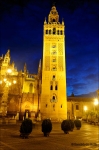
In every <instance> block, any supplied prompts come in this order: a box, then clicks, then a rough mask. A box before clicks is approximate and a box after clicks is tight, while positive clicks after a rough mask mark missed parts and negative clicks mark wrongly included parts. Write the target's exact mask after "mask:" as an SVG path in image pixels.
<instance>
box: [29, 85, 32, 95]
mask: <svg viewBox="0 0 99 150" xmlns="http://www.w3.org/2000/svg"><path fill="white" fill-rule="evenodd" d="M32 91H33V84H32V83H30V85H29V93H32Z"/></svg>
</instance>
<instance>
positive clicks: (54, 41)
mask: <svg viewBox="0 0 99 150" xmlns="http://www.w3.org/2000/svg"><path fill="white" fill-rule="evenodd" d="M10 59H11V57H10V50H8V51H7V53H6V54H5V55H4V56H3V55H2V56H1V57H0V115H1V116H5V115H8V116H12V115H14V116H17V118H18V117H19V119H21V120H22V119H23V117H26V114H28V117H35V118H38V117H40V119H44V118H50V119H52V120H54V121H60V120H63V119H66V118H73V117H82V116H83V114H84V112H83V106H84V105H88V104H89V103H90V102H91V103H92V104H91V103H90V104H91V106H90V107H93V98H80V97H79V98H78V97H74V96H71V97H67V92H66V90H67V89H66V87H67V86H66V66H65V65H66V59H65V25H64V21H63V20H62V22H61V23H60V22H59V15H58V12H57V10H56V7H55V6H53V7H52V8H51V11H50V13H49V16H48V21H47V20H46V19H45V21H44V28H43V58H42V62H41V60H40V62H39V66H38V72H37V74H30V73H29V72H28V71H27V66H26V64H24V68H23V71H17V68H16V67H15V64H14V62H13V63H10ZM90 109H91V108H90ZM39 115H40V116H39Z"/></svg>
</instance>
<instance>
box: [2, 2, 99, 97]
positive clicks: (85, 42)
mask: <svg viewBox="0 0 99 150" xmlns="http://www.w3.org/2000/svg"><path fill="white" fill-rule="evenodd" d="M53 2H54V1H53V0H1V1H0V56H1V55H2V54H5V53H6V52H7V50H8V49H10V51H11V62H12V61H14V62H15V66H16V67H17V69H18V71H19V70H23V67H24V63H25V62H26V63H27V69H28V71H29V73H37V68H38V63H39V60H40V59H41V58H42V51H43V24H44V19H45V17H46V18H47V17H48V15H49V12H50V10H51V7H52V4H53ZM55 6H56V8H57V11H58V13H59V20H60V22H62V18H64V22H65V35H66V66H67V68H66V70H67V94H68V96H69V95H71V93H72V92H73V93H74V95H82V94H88V93H91V92H95V91H96V90H97V89H98V88H99V1H98V0H57V1H56V2H55ZM94 96H95V95H94V93H93V97H94Z"/></svg>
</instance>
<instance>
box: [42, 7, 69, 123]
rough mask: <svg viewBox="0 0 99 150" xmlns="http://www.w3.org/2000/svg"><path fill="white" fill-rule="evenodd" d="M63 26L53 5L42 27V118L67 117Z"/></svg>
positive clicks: (57, 118)
mask: <svg viewBox="0 0 99 150" xmlns="http://www.w3.org/2000/svg"><path fill="white" fill-rule="evenodd" d="M64 28H65V26H64V21H62V23H60V22H59V15H58V12H57V10H56V7H55V6H53V7H52V9H51V11H50V14H49V16H48V22H47V21H46V19H45V21H44V29H43V62H42V93H41V94H42V95H41V115H42V119H44V118H51V120H57V121H59V120H63V119H66V118H67V95H66V67H65V32H64Z"/></svg>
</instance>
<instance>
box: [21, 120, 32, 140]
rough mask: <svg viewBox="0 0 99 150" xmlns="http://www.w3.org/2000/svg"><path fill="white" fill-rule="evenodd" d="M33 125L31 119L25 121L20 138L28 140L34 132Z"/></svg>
mask: <svg viewBox="0 0 99 150" xmlns="http://www.w3.org/2000/svg"><path fill="white" fill-rule="evenodd" d="M32 129H33V123H32V120H31V119H25V120H23V121H22V124H21V126H20V136H21V137H22V138H28V136H29V134H30V133H31V132H32Z"/></svg>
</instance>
